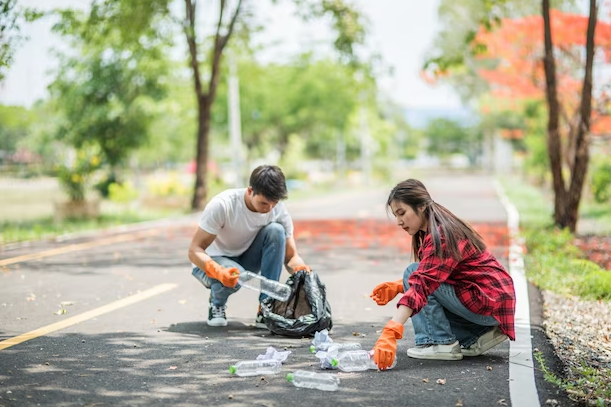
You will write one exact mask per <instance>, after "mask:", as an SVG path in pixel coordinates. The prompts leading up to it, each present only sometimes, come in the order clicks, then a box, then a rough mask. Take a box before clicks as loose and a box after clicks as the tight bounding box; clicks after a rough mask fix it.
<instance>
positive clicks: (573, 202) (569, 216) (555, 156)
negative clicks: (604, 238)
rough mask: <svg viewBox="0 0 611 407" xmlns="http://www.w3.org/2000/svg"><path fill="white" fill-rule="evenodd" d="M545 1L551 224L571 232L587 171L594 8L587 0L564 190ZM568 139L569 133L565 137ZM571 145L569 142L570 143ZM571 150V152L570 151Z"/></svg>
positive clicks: (546, 0)
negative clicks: (579, 87)
mask: <svg viewBox="0 0 611 407" xmlns="http://www.w3.org/2000/svg"><path fill="white" fill-rule="evenodd" d="M549 3H550V2H549V0H542V5H541V12H542V15H543V35H544V42H545V46H544V49H545V56H544V59H543V66H544V70H545V85H546V87H545V95H546V98H547V105H548V124H547V146H548V155H549V159H550V167H551V172H552V179H553V188H554V223H555V224H556V225H557V226H559V227H561V228H569V230H570V231H571V232H573V233H574V232H575V230H576V228H577V220H578V218H579V203H580V202H581V196H582V193H583V186H584V183H585V177H586V173H587V170H588V163H589V160H590V155H589V133H590V120H591V119H590V116H591V114H592V70H593V65H594V51H595V44H594V33H595V31H596V24H597V14H598V5H597V3H596V0H590V14H589V19H588V31H587V38H586V66H585V68H584V80H583V88H582V93H581V103H580V106H579V116H578V122H577V130H576V134H575V137H574V139H573V140H571V141H574V146H573V145H570V146H567V148H568V147H570V148H568V151H567V152H569V153H571V157H570V160H571V163H570V164H571V165H569V168H570V174H571V175H570V184H569V187H568V189H567V187H566V184H565V181H564V177H563V172H562V145H561V138H560V128H559V114H560V106H559V103H558V93H557V82H556V63H555V60H554V51H553V49H554V48H553V40H552V32H551V21H550V4H549ZM568 136H569V137H572V136H573V135H572V134H569V135H568ZM571 144H572V143H571ZM571 150H572V151H571Z"/></svg>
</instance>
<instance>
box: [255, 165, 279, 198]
mask: <svg viewBox="0 0 611 407" xmlns="http://www.w3.org/2000/svg"><path fill="white" fill-rule="evenodd" d="M250 186H251V187H252V191H253V193H254V194H255V195H258V194H261V195H263V196H264V197H265V198H267V199H269V200H271V201H274V202H278V201H280V200H282V199H286V198H287V197H288V195H287V191H286V179H285V178H284V174H283V173H282V170H281V169H280V167H278V166H275V165H260V166H258V167H257V168H255V169H254V170H253V172H252V174H250Z"/></svg>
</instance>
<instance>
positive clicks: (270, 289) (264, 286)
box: [238, 271, 291, 301]
mask: <svg viewBox="0 0 611 407" xmlns="http://www.w3.org/2000/svg"><path fill="white" fill-rule="evenodd" d="M238 282H239V283H240V285H241V286H242V287H246V288H250V289H251V290H255V291H260V292H262V293H263V294H267V295H268V296H270V297H272V298H275V299H277V300H280V301H287V300H288V299H289V297H290V296H291V287H289V286H288V285H286V284H283V283H281V282H279V281H274V280H269V279H267V278H265V277H263V276H262V275H260V274H256V273H253V272H251V271H242V272H240V277H239V278H238Z"/></svg>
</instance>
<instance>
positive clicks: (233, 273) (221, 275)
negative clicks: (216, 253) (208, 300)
mask: <svg viewBox="0 0 611 407" xmlns="http://www.w3.org/2000/svg"><path fill="white" fill-rule="evenodd" d="M204 271H205V272H206V274H207V275H208V277H210V278H214V279H216V280H219V281H220V282H221V284H223V285H224V286H225V287H230V288H233V287H235V286H236V285H238V278H240V270H238V269H237V267H231V268H228V267H223V266H221V265H220V264H218V263H217V262H215V261H214V260H208V261H207V262H206V264H205V270H204Z"/></svg>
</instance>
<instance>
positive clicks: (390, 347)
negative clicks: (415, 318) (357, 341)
mask: <svg viewBox="0 0 611 407" xmlns="http://www.w3.org/2000/svg"><path fill="white" fill-rule="evenodd" d="M401 338H403V325H401V324H400V323H398V322H395V321H393V320H392V319H391V320H390V321H388V323H387V324H386V326H385V327H384V329H383V330H382V334H381V335H380V337H379V338H378V341H377V342H376V344H375V346H374V347H373V360H374V362H375V363H376V365H378V368H379V369H380V370H385V369H388V368H389V367H391V366H392V364H393V362H394V361H395V356H396V355H397V339H401Z"/></svg>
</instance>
